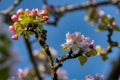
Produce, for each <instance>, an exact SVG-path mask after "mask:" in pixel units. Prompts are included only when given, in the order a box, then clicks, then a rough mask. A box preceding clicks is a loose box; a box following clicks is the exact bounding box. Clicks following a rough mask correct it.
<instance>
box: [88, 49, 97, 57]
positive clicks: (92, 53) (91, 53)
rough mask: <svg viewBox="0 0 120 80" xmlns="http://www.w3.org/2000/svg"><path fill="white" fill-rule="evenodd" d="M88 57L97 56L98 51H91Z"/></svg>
mask: <svg viewBox="0 0 120 80" xmlns="http://www.w3.org/2000/svg"><path fill="white" fill-rule="evenodd" d="M86 55H87V56H95V55H97V51H96V50H95V49H91V50H90V51H89V52H87V53H86Z"/></svg>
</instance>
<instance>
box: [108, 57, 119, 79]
mask: <svg viewBox="0 0 120 80" xmlns="http://www.w3.org/2000/svg"><path fill="white" fill-rule="evenodd" d="M119 77H120V55H119V57H118V59H117V60H116V61H115V62H114V63H113V67H112V69H111V72H110V74H109V75H108V78H107V80H118V79H119Z"/></svg>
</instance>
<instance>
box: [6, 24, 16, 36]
mask: <svg viewBox="0 0 120 80" xmlns="http://www.w3.org/2000/svg"><path fill="white" fill-rule="evenodd" d="M8 31H10V32H11V33H12V34H15V31H16V29H15V27H14V26H9V30H8Z"/></svg>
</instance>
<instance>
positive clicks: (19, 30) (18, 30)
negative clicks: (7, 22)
mask: <svg viewBox="0 0 120 80" xmlns="http://www.w3.org/2000/svg"><path fill="white" fill-rule="evenodd" d="M16 32H17V36H18V37H19V36H20V35H21V34H22V32H23V29H22V28H21V27H18V28H17V30H16Z"/></svg>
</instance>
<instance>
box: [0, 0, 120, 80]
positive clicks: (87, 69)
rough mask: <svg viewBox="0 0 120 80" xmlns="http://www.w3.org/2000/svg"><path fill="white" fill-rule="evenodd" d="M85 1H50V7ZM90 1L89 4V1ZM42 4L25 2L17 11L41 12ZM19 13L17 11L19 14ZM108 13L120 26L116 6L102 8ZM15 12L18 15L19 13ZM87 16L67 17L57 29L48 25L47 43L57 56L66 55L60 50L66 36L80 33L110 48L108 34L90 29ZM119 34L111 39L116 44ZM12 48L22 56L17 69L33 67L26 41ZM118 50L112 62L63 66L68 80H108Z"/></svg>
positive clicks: (3, 6)
mask: <svg viewBox="0 0 120 80" xmlns="http://www.w3.org/2000/svg"><path fill="white" fill-rule="evenodd" d="M13 1H14V0H11V1H8V0H3V1H2V2H1V3H0V6H1V7H0V10H4V9H6V8H7V7H8V6H9V5H10V4H12V2H13ZM83 1H85V0H62V1H61V0H48V3H50V4H54V5H55V6H57V5H66V4H80V3H81V2H83ZM86 1H87V0H86ZM99 1H100V0H99ZM42 4H43V2H42V0H29V1H28V0H23V2H22V3H21V4H20V5H19V6H18V7H17V9H18V8H23V9H26V8H29V9H32V8H39V9H41V7H42ZM17 9H16V10H17ZM101 9H103V10H104V11H105V12H106V13H109V14H110V15H111V16H114V17H116V21H117V23H118V24H119V25H120V23H119V21H120V15H119V14H118V13H117V8H116V7H113V6H106V7H101ZM16 10H15V11H16ZM84 17H85V12H84V11H83V10H82V11H75V12H70V13H67V14H65V15H64V16H63V17H62V18H61V19H60V21H59V22H58V25H57V26H56V27H53V26H48V25H45V29H47V30H48V36H47V37H48V39H47V43H48V44H49V45H50V46H52V47H53V48H55V49H56V50H57V51H58V55H64V54H65V52H63V51H61V50H60V47H61V44H63V43H64V42H65V34H66V33H67V32H70V33H73V32H76V31H77V32H81V33H82V34H84V35H85V36H89V37H90V38H91V39H93V40H94V41H95V45H97V44H99V45H101V46H102V47H104V48H105V47H106V46H107V43H106V42H107V37H106V35H107V32H101V33H99V32H96V31H95V26H93V25H90V24H89V23H88V22H87V21H85V19H84ZM118 35H119V33H118V32H115V33H114V36H113V37H112V38H113V40H115V41H119V42H120V38H118ZM13 48H15V49H17V50H18V52H19V57H20V59H21V62H20V63H19V64H17V66H16V70H17V68H25V67H28V66H31V63H30V61H29V57H28V55H27V51H26V48H25V45H24V41H23V39H22V37H21V38H20V39H19V40H18V41H13ZM33 48H34V49H36V48H37V49H39V46H38V45H36V44H34V45H33ZM118 51H119V49H117V48H114V49H113V52H112V54H109V59H108V60H107V61H106V62H104V61H102V59H101V58H100V56H96V57H91V58H89V59H88V62H87V63H86V64H85V65H84V66H81V65H80V64H79V61H78V60H76V59H72V60H68V61H66V62H64V63H63V65H64V66H63V67H62V69H65V70H66V71H67V72H68V77H69V80H72V79H76V80H82V79H84V77H85V76H86V75H88V74H91V75H95V74H96V73H98V74H103V75H104V76H107V74H108V72H109V70H110V67H111V61H112V60H114V59H115V58H116V57H117V56H118V55H117V54H118Z"/></svg>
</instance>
